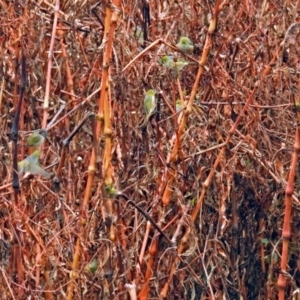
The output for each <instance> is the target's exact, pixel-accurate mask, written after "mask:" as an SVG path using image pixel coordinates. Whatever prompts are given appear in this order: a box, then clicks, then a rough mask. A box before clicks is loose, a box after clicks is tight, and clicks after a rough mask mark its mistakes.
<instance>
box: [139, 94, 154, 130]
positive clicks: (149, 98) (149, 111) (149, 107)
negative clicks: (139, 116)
mask: <svg viewBox="0 0 300 300" xmlns="http://www.w3.org/2000/svg"><path fill="white" fill-rule="evenodd" d="M155 95H156V91H155V90H152V89H151V90H148V91H147V92H146V96H145V98H144V109H145V113H146V118H145V121H144V123H143V125H142V126H144V125H146V123H147V122H148V121H149V119H150V117H151V116H152V115H153V114H154V113H155V109H156V97H155Z"/></svg>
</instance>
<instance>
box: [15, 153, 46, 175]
mask: <svg viewBox="0 0 300 300" xmlns="http://www.w3.org/2000/svg"><path fill="white" fill-rule="evenodd" d="M40 154H41V150H35V151H34V152H33V153H32V154H31V155H29V156H28V157H26V158H25V159H23V160H22V161H20V162H18V171H19V173H20V174H21V173H30V174H32V175H41V176H44V177H50V173H48V172H47V171H45V170H44V169H43V168H42V167H41V166H40V164H39V157H40Z"/></svg>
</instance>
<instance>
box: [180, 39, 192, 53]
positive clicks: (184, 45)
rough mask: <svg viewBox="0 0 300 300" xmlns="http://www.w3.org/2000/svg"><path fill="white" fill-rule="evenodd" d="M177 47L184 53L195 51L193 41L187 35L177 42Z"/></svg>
mask: <svg viewBox="0 0 300 300" xmlns="http://www.w3.org/2000/svg"><path fill="white" fill-rule="evenodd" d="M176 47H177V48H178V49H179V50H180V51H182V52H184V53H191V52H193V51H194V45H193V42H192V41H191V40H190V39H189V38H188V37H186V36H183V37H181V38H180V40H179V43H178V44H176Z"/></svg>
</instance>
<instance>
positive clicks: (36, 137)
mask: <svg viewBox="0 0 300 300" xmlns="http://www.w3.org/2000/svg"><path fill="white" fill-rule="evenodd" d="M46 136H47V131H46V130H45V129H41V130H39V132H34V133H32V134H31V135H30V136H29V137H28V138H27V146H29V147H39V146H41V145H42V144H43V143H44V141H45V138H46Z"/></svg>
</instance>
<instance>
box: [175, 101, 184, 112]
mask: <svg viewBox="0 0 300 300" xmlns="http://www.w3.org/2000/svg"><path fill="white" fill-rule="evenodd" d="M182 108H183V104H182V101H181V100H180V99H177V100H176V112H177V113H178V112H180V111H181V110H182Z"/></svg>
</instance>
